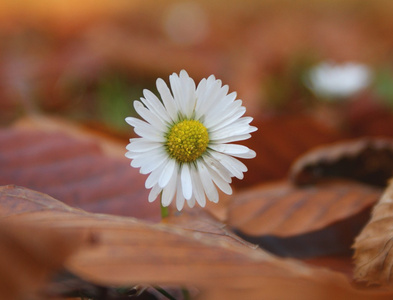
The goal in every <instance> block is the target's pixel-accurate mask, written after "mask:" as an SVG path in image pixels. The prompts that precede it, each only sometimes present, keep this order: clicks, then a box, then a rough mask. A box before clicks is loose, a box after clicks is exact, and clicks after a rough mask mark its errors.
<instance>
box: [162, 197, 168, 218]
mask: <svg viewBox="0 0 393 300" xmlns="http://www.w3.org/2000/svg"><path fill="white" fill-rule="evenodd" d="M160 198H161V199H160V200H161V201H160V205H161V219H162V220H164V219H165V218H167V217H168V216H169V207H168V206H167V207H164V206H163V205H162V192H161V195H160Z"/></svg>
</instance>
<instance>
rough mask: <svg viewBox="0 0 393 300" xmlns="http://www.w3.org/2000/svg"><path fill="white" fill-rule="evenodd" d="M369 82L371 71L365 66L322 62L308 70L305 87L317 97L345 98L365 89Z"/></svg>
mask: <svg viewBox="0 0 393 300" xmlns="http://www.w3.org/2000/svg"><path fill="white" fill-rule="evenodd" d="M370 81H371V71H370V69H369V68H368V67H367V66H365V65H362V64H356V63H345V64H332V63H327V62H323V63H320V64H318V65H316V66H315V67H313V68H312V69H311V70H310V72H309V74H308V76H307V78H306V85H307V86H308V88H309V89H311V90H312V91H313V92H314V93H315V94H316V95H317V96H319V97H324V98H345V97H350V96H352V95H354V94H356V93H357V92H359V91H361V90H362V89H364V88H366V87H367V86H368V85H369V84H370Z"/></svg>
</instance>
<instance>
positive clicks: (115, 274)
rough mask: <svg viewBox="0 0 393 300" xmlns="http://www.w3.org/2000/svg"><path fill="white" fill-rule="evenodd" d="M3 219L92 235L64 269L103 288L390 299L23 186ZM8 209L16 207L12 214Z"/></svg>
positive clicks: (3, 207) (11, 192) (5, 190)
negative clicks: (156, 287)
mask: <svg viewBox="0 0 393 300" xmlns="http://www.w3.org/2000/svg"><path fill="white" fill-rule="evenodd" d="M0 200H1V201H0V218H1V219H3V220H6V221H19V220H24V222H31V223H32V224H33V223H34V224H40V225H46V226H52V227H54V228H56V229H57V230H83V231H84V230H88V232H89V234H88V236H87V237H86V241H85V243H84V245H83V246H82V248H80V250H79V251H78V252H77V253H76V254H75V255H73V256H72V257H71V258H70V259H69V260H68V261H67V263H66V267H67V268H68V269H69V270H71V271H72V272H73V273H75V274H76V275H78V276H81V277H82V278H84V279H87V280H89V281H91V282H95V283H99V284H103V285H122V286H124V285H130V284H133V283H150V284H167V285H179V284H182V285H191V286H196V287H198V288H200V289H201V299H229V300H231V299H238V298H239V296H240V295H241V296H242V297H243V298H246V299H260V298H261V297H262V298H263V299H331V297H333V296H334V298H335V299H389V297H391V294H387V293H384V292H380V291H362V290H357V289H356V288H354V287H352V286H351V285H350V283H349V282H348V279H347V278H346V276H345V275H343V274H340V273H338V272H333V271H329V270H327V269H322V268H313V267H310V266H308V265H306V264H304V263H300V262H298V261H295V260H291V259H279V258H276V257H275V256H273V255H271V254H268V253H266V252H264V251H263V250H261V249H252V248H250V247H245V246H244V244H242V243H228V241H227V240H226V239H227V236H224V239H223V238H222V237H221V235H220V234H218V235H215V236H214V237H212V236H209V235H208V234H204V233H202V232H200V231H195V232H193V231H192V230H182V229H180V228H174V227H172V226H169V225H162V224H161V225H157V224H155V225H154V224H148V223H145V222H142V221H138V220H136V219H133V218H125V217H117V216H110V215H101V214H91V213H87V212H84V211H81V210H76V209H73V208H70V207H68V206H66V205H64V204H62V203H59V202H58V201H56V200H54V199H53V198H51V197H49V196H46V195H44V194H41V193H37V192H33V191H31V190H27V189H24V188H16V187H15V188H14V187H2V188H1V189H0ZM10 203H17V205H16V206H15V207H14V209H10V207H9V205H10Z"/></svg>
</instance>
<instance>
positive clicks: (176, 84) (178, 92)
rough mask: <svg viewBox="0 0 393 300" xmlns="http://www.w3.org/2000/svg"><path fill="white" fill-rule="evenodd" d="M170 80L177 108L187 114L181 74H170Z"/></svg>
mask: <svg viewBox="0 0 393 300" xmlns="http://www.w3.org/2000/svg"><path fill="white" fill-rule="evenodd" d="M169 82H170V84H171V90H172V93H173V99H174V100H175V103H176V107H177V110H178V111H180V112H181V114H182V115H184V114H185V109H184V106H185V105H184V101H183V100H184V95H183V89H182V86H181V81H180V78H179V76H178V75H177V74H176V73H173V74H172V75H170V76H169Z"/></svg>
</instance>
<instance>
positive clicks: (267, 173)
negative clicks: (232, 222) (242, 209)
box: [234, 115, 341, 188]
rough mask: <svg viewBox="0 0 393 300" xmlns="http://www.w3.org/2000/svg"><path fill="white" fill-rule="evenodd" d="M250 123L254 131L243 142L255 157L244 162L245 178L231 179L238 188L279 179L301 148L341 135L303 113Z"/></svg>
mask: <svg viewBox="0 0 393 300" xmlns="http://www.w3.org/2000/svg"><path fill="white" fill-rule="evenodd" d="M252 124H253V125H254V126H256V127H258V131H257V132H255V133H254V134H253V137H252V138H251V139H249V140H246V141H244V144H245V145H246V146H248V147H250V148H251V149H253V150H255V152H256V153H257V157H256V158H254V159H253V160H252V161H244V163H245V164H246V165H247V167H248V172H247V173H246V174H245V179H244V180H242V181H239V180H234V185H235V186H236V187H239V188H242V187H248V186H251V185H255V184H258V183H261V182H266V181H274V180H280V179H283V178H285V177H286V176H287V174H288V171H289V168H290V166H291V164H292V163H293V161H294V160H295V159H296V158H297V157H298V156H300V155H301V154H303V153H304V152H305V151H307V150H310V149H312V148H314V147H316V146H317V145H321V144H326V143H331V142H333V141H336V140H338V139H340V138H341V135H340V134H339V133H337V132H335V131H334V130H333V129H331V128H329V127H326V126H324V125H323V124H320V123H319V122H318V121H316V120H314V119H312V118H309V117H306V116H290V115H289V116H276V117H269V118H264V119H257V120H254V121H253V123H252Z"/></svg>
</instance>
